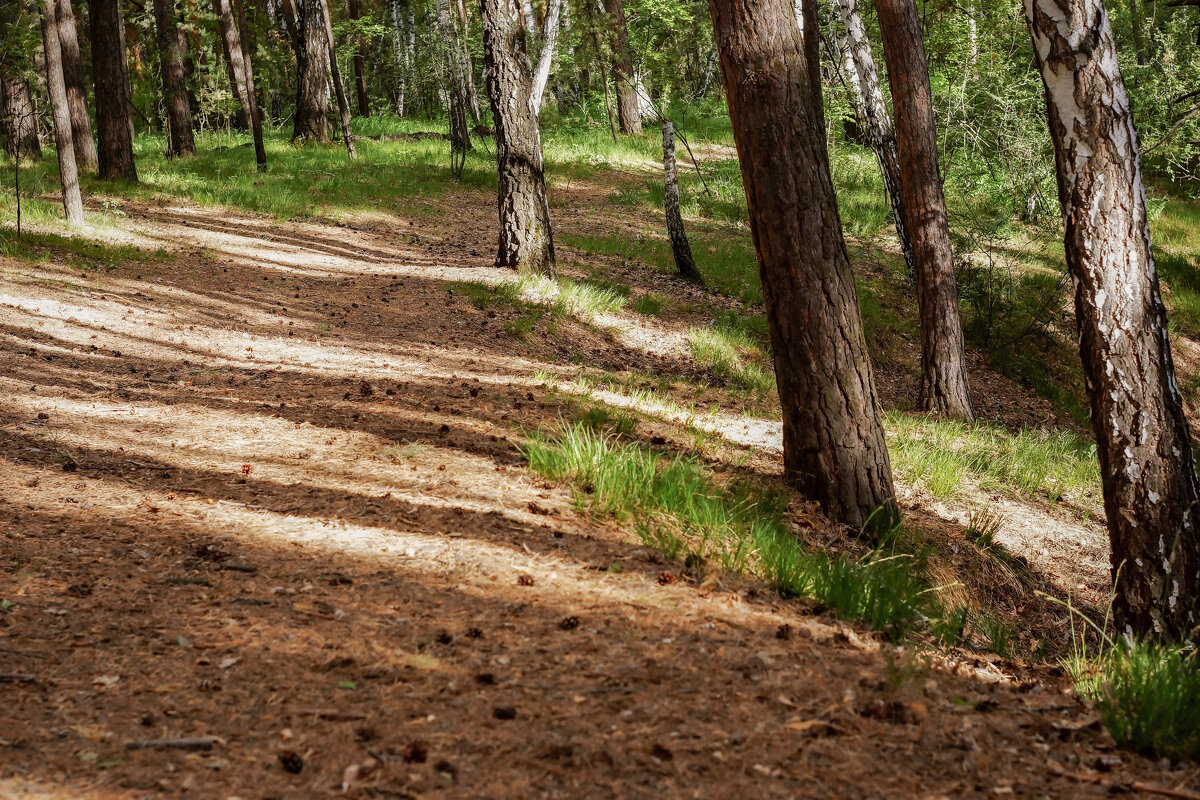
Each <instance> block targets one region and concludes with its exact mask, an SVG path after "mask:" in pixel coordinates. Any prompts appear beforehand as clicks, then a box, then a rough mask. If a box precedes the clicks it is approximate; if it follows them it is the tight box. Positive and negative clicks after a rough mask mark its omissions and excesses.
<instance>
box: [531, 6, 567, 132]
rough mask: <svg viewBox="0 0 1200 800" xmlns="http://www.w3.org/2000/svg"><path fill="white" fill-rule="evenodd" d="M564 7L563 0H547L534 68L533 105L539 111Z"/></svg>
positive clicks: (552, 62) (552, 61) (552, 60)
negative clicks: (543, 28)
mask: <svg viewBox="0 0 1200 800" xmlns="http://www.w3.org/2000/svg"><path fill="white" fill-rule="evenodd" d="M562 7H563V0H546V26H545V30H544V31H543V32H542V50H541V52H540V53H539V54H538V60H537V66H536V67H535V68H534V70H533V105H534V108H536V109H537V110H538V111H539V112H540V111H541V109H542V98H543V97H545V94H546V83H547V82H548V81H549V80H550V67H551V66H552V65H553V64H554V47H555V45H557V44H558V30H559V24H560V20H561V19H562Z"/></svg>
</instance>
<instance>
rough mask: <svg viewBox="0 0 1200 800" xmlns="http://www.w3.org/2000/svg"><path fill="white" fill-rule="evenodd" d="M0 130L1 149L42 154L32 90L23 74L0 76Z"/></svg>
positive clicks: (28, 155) (34, 156) (27, 154)
mask: <svg viewBox="0 0 1200 800" xmlns="http://www.w3.org/2000/svg"><path fill="white" fill-rule="evenodd" d="M0 131H2V132H3V134H4V152H6V153H8V154H9V155H10V156H14V157H19V158H31V159H38V158H41V157H42V143H41V142H40V141H38V134H37V112H36V109H35V108H34V106H33V93H32V92H31V91H30V89H29V81H27V80H25V79H24V78H17V77H9V76H0Z"/></svg>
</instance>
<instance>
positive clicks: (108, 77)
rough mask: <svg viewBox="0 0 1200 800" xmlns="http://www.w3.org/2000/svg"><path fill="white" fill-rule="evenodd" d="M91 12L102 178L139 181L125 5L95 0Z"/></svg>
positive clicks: (93, 71)
mask: <svg viewBox="0 0 1200 800" xmlns="http://www.w3.org/2000/svg"><path fill="white" fill-rule="evenodd" d="M89 10H90V12H91V14H90V16H91V23H92V25H91V27H92V79H93V82H94V84H95V86H94V87H93V92H92V94H93V96H94V97H95V98H96V132H97V134H98V138H99V140H100V146H99V148H98V150H97V151H98V153H99V157H100V177H101V178H105V179H113V178H122V179H125V180H130V181H136V180H137V167H136V166H135V165H134V163H133V136H132V129H133V123H132V121H131V117H130V114H131V112H132V110H133V104H132V103H131V102H130V99H129V73H128V71H127V67H126V60H125V44H124V42H125V37H124V34H123V33H122V23H121V6H120V3H119V2H118V0H91V5H90V8H89Z"/></svg>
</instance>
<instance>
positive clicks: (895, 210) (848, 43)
mask: <svg viewBox="0 0 1200 800" xmlns="http://www.w3.org/2000/svg"><path fill="white" fill-rule="evenodd" d="M836 5H837V9H838V13H839V15H840V16H841V19H842V24H843V26H844V27H845V31H846V38H845V46H844V47H843V48H842V51H843V53H844V55H845V58H846V62H847V63H846V64H845V68H844V69H843V71H844V72H845V73H846V80H847V82H848V83H849V84H850V87H851V95H852V96H853V100H854V106H855V112H856V116H858V117H859V119H860V121H861V125H862V128H863V129H865V130H866V131H867V133H868V135H869V136H870V138H871V148H872V149H873V150H874V151H875V158H876V159H877V160H878V161H879V170H880V173H881V174H882V175H883V187H884V191H886V192H887V196H888V203H889V205H890V206H891V208H892V222H893V223H894V225H895V228H896V236H897V238H898V239H899V241H900V249H901V251H902V252H903V253H904V264H905V267H906V269H907V272H908V274H909V275H910V276H913V277H915V276H916V263H915V261H914V258H913V251H912V242H911V241H910V240H909V235H908V226H907V225H906V224H905V222H904V197H903V195H902V193H901V189H900V155H899V153H898V152H897V151H896V131H895V129H894V128H893V127H892V117H891V114H889V113H888V110H887V105H886V104H885V103H884V100H883V91H882V90H881V89H880V86H879V72H878V70H876V68H875V56H874V55H873V54H872V52H871V42H870V40H869V39H868V38H867V29H866V26H865V25H864V24H863V20H862V14H861V13H860V12H859V10H858V0H836Z"/></svg>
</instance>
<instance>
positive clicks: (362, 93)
mask: <svg viewBox="0 0 1200 800" xmlns="http://www.w3.org/2000/svg"><path fill="white" fill-rule="evenodd" d="M361 17H362V13H361V11H360V10H359V7H358V0H350V19H352V20H354V21H355V22H358V20H359V19H360V18H361ZM354 93H355V96H356V99H357V101H358V115H359V116H360V117H369V116H371V100H370V98H369V97H368V96H367V60H366V56H365V55H363V51H362V45H361V43H360V42H359V41H358V31H357V30H356V31H355V44H354Z"/></svg>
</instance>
